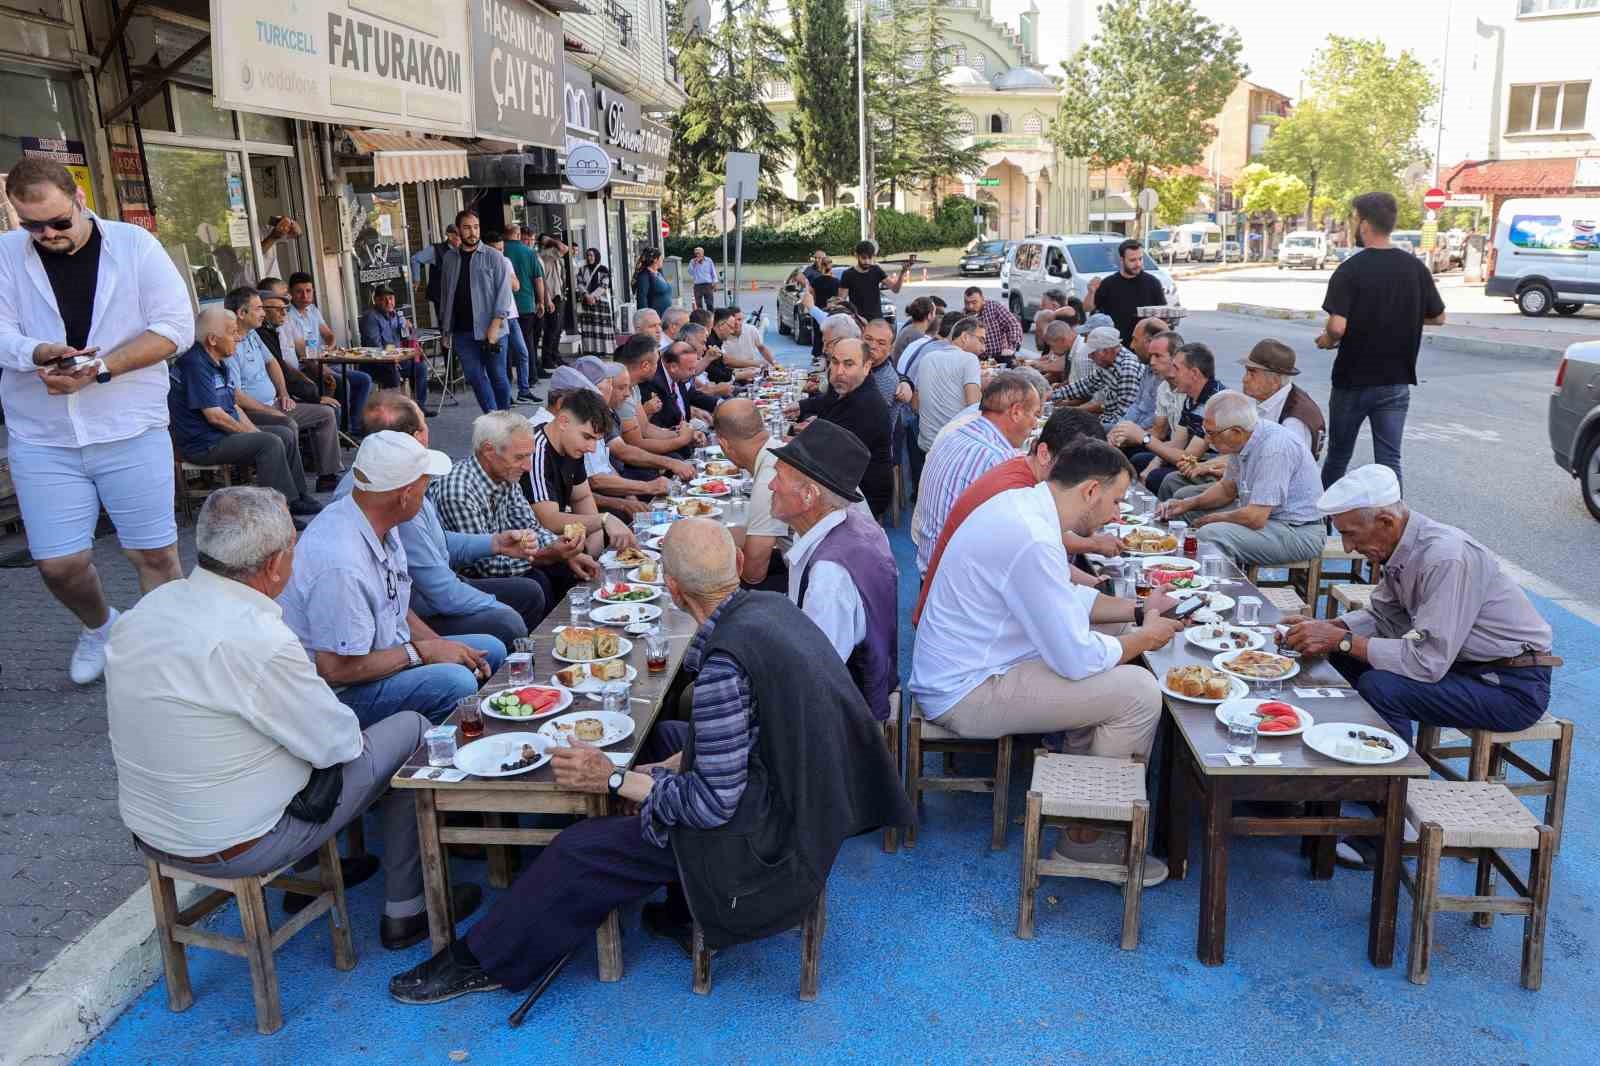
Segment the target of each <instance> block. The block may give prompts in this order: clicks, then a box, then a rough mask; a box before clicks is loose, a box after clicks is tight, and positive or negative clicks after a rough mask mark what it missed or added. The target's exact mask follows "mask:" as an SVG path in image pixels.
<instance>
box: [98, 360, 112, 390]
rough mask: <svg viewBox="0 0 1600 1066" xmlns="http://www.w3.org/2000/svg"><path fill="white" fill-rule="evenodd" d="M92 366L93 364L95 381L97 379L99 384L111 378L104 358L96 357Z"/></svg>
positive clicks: (109, 369)
mask: <svg viewBox="0 0 1600 1066" xmlns="http://www.w3.org/2000/svg"><path fill="white" fill-rule="evenodd" d="M94 366H95V375H94V379H95V381H97V382H99V383H100V384H102V385H104V384H105V383H106V382H108V381H110V380H111V368H110V367H108V366H106V361H105V360H104V359H96V360H95V361H94Z"/></svg>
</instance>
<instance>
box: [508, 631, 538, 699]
mask: <svg viewBox="0 0 1600 1066" xmlns="http://www.w3.org/2000/svg"><path fill="white" fill-rule="evenodd" d="M514 644H515V650H513V651H512V652H511V654H510V655H507V656H506V666H507V667H509V668H510V674H509V677H510V679H511V687H512V688H521V687H522V686H524V685H531V684H533V647H534V644H533V638H532V637H519V638H518V639H517V640H516V641H515V642H514Z"/></svg>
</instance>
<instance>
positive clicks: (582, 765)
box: [389, 519, 912, 1003]
mask: <svg viewBox="0 0 1600 1066" xmlns="http://www.w3.org/2000/svg"><path fill="white" fill-rule="evenodd" d="M662 556H663V563H664V565H665V567H666V584H667V591H668V592H669V593H670V594H671V596H672V599H673V602H674V603H675V604H677V605H678V606H680V607H682V608H683V609H684V610H686V611H688V612H689V613H690V614H691V615H693V616H694V618H695V620H696V621H697V622H698V623H699V624H700V625H699V629H698V630H697V631H696V632H695V635H694V638H693V640H692V641H691V642H690V645H689V650H688V652H687V653H686V654H685V656H684V659H683V669H684V670H685V671H686V672H688V673H690V674H692V675H693V677H694V682H693V712H692V720H691V721H690V722H689V723H675V722H664V723H659V724H658V725H657V727H656V731H655V733H654V735H653V736H652V737H651V739H650V742H649V743H647V744H646V745H645V747H644V748H643V749H642V750H641V752H640V758H641V759H642V760H644V761H645V762H646V763H647V765H643V766H641V767H639V768H638V769H636V770H632V771H623V770H621V769H619V768H617V767H615V766H613V765H612V763H611V761H610V759H608V758H607V757H606V755H605V753H604V752H601V751H599V750H598V749H595V748H591V747H587V746H581V745H580V746H575V747H571V748H558V749H557V750H556V752H555V755H554V758H553V759H552V763H553V767H554V771H555V775H556V781H557V782H558V783H559V784H561V785H562V786H563V787H565V788H569V789H572V790H575V791H580V792H593V793H597V794H604V793H606V792H608V791H609V792H610V794H611V795H613V796H616V797H618V798H620V799H621V800H623V801H625V802H628V803H634V804H638V805H639V807H640V810H639V813H638V814H637V815H631V814H630V815H621V816H617V817H610V818H588V819H585V820H583V821H580V822H578V823H577V824H575V825H573V826H571V827H570V828H568V829H566V830H564V831H563V832H562V833H561V835H560V836H558V837H557V838H556V839H555V841H554V842H552V843H551V845H550V846H549V847H548V848H546V849H545V851H544V852H543V854H541V855H540V856H539V858H538V859H537V860H536V861H535V862H534V863H533V864H532V865H531V866H530V867H529V868H528V869H527V870H525V871H523V873H522V876H521V877H519V878H518V879H517V882H516V883H515V884H514V885H513V886H512V887H511V889H510V890H509V891H508V892H507V893H506V894H505V895H503V896H502V897H501V898H500V899H499V900H497V901H496V903H495V906H494V908H493V909H492V910H491V911H490V912H489V913H488V914H487V915H485V916H484V918H483V919H482V920H481V921H479V922H478V923H477V924H476V925H475V926H473V928H472V929H471V930H470V931H469V932H468V934H467V936H466V937H465V938H464V939H462V940H458V941H456V942H455V943H454V944H452V945H451V946H450V947H447V948H445V949H444V950H442V951H440V952H439V953H438V954H436V955H435V956H434V957H433V958H431V959H429V960H428V961H427V962H424V963H422V964H421V965H420V966H417V967H415V968H414V969H411V970H408V971H407V972H405V973H403V974H399V975H397V976H396V977H394V978H393V979H392V980H391V981H390V982H389V992H390V994H391V995H393V996H394V997H395V998H396V999H398V1000H400V1001H401V1002H403V1003H442V1002H444V1001H445V1000H448V999H452V998H454V997H456V996H460V995H464V994H466V993H468V992H486V991H490V990H492V989H495V988H501V987H504V988H510V989H520V988H523V987H525V986H527V985H529V984H532V983H533V982H534V981H535V980H537V979H538V978H539V977H540V976H541V975H542V974H544V973H545V972H547V971H548V970H549V968H550V967H551V966H552V965H553V964H554V963H555V962H556V960H558V959H560V958H561V957H562V956H563V955H565V954H566V953H567V952H569V951H571V950H573V949H574V948H575V947H577V946H578V945H579V944H581V943H582V942H583V941H584V940H585V939H587V938H588V937H590V936H592V935H593V934H594V931H595V929H596V928H598V927H599V925H600V923H601V922H602V921H604V920H605V917H606V915H608V914H609V913H610V912H611V911H613V910H614V909H616V908H617V907H620V906H624V905H626V904H629V903H631V902H633V901H635V900H638V899H643V898H644V897H646V896H650V895H652V894H654V893H655V892H656V890H657V889H659V888H661V887H662V886H664V885H665V886H668V900H667V903H666V904H664V905H651V906H647V908H646V915H645V920H646V923H647V924H648V925H649V926H651V928H652V930H653V931H655V932H657V933H659V934H662V935H667V936H670V937H672V938H673V939H675V940H677V941H678V942H679V944H680V946H684V947H685V949H686V950H687V944H688V935H689V931H690V929H691V922H698V923H699V925H700V927H701V929H702V931H703V932H704V934H705V940H706V944H707V946H708V947H711V948H720V947H726V946H728V945H731V944H737V943H740V942H743V941H747V940H755V939H758V938H761V937H766V936H771V935H773V934H774V933H778V932H782V931H783V930H785V929H791V928H793V927H795V926H797V925H799V924H800V922H801V920H802V919H803V918H804V917H805V914H806V912H807V911H808V910H809V909H810V908H811V906H812V904H813V903H814V902H815V901H816V898H817V895H818V893H819V892H821V890H822V888H823V886H824V885H825V884H826V883H827V879H828V871H829V870H830V869H831V868H832V866H833V861H834V858H835V856H836V855H837V854H838V850H839V846H840V844H842V843H843V842H844V840H845V839H847V838H848V837H852V836H856V835H858V834H860V833H866V832H870V831H872V830H874V829H877V828H881V827H882V826H885V825H909V824H910V823H911V819H912V811H911V805H910V803H909V802H908V801H907V800H906V797H905V793H904V791H903V790H902V789H901V787H900V782H899V780H898V777H897V775H896V773H895V768H894V764H893V762H892V761H891V759H890V757H889V753H888V751H887V750H886V749H885V748H884V745H883V740H882V736H881V734H880V732H879V729H878V725H877V723H876V722H875V721H874V720H873V718H872V716H871V715H870V714H869V713H868V711H867V707H866V704H865V702H864V701H863V700H862V698H861V694H860V692H859V691H858V690H857V689H856V687H855V685H854V683H853V682H851V680H850V675H849V673H848V672H847V671H846V670H845V668H844V664H843V662H842V661H841V660H840V659H839V657H838V656H837V655H835V654H834V653H833V649H832V648H831V647H830V646H829V644H828V642H827V639H826V638H825V637H824V636H823V635H822V632H821V630H819V629H817V627H816V626H815V625H814V624H812V622H811V621H810V619H808V618H807V617H806V616H805V615H804V614H802V613H801V612H800V610H799V608H797V607H795V606H794V605H793V604H792V603H790V602H789V600H788V599H787V598H786V597H783V596H780V595H778V594H777V593H772V592H745V591H741V590H740V589H739V569H738V562H737V553H736V552H735V550H734V547H733V541H732V539H731V538H730V537H729V536H728V533H727V530H725V529H723V528H722V527H721V526H720V525H718V524H717V523H715V522H711V521H708V520H705V519H686V520H684V521H682V522H676V523H674V524H673V527H672V530H671V531H670V532H669V533H668V534H667V537H666V539H665V541H663V543H662ZM799 676H804V677H805V678H806V682H807V683H806V684H805V685H795V684H794V683H793V679H794V678H795V677H799ZM697 739H698V742H699V750H697V743H696V742H697Z"/></svg>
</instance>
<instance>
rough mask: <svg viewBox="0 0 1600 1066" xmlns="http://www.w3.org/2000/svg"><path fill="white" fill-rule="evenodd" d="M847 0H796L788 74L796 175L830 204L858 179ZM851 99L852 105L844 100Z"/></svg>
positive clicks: (852, 48) (852, 49) (852, 36)
mask: <svg viewBox="0 0 1600 1066" xmlns="http://www.w3.org/2000/svg"><path fill="white" fill-rule="evenodd" d="M850 19H851V16H850V9H849V6H848V5H847V3H846V0H794V3H792V4H791V10H790V25H791V33H790V37H789V44H788V49H787V53H788V55H787V58H788V66H787V70H786V72H785V73H786V74H787V75H788V79H789V84H790V85H791V86H792V87H793V88H794V102H795V111H794V119H793V121H792V122H791V123H790V126H789V130H790V135H791V136H792V138H793V140H794V151H795V176H796V177H797V178H798V179H799V180H800V184H801V186H802V187H806V188H809V187H811V186H816V187H817V188H819V189H821V190H822V204H823V206H824V207H832V206H833V205H834V203H835V202H836V201H837V199H838V196H839V186H841V185H850V184H853V183H854V182H855V180H856V178H857V173H856V171H857V169H858V168H857V148H856V109H855V98H856V96H855V69H856V68H855V43H854V41H855V33H854V30H853V28H852V26H851V21H850ZM847 101H848V106H847V104H846V102H847Z"/></svg>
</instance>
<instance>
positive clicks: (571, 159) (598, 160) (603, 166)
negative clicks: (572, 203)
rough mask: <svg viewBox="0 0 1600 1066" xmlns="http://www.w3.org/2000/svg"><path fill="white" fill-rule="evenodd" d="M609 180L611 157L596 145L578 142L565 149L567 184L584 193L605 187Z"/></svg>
mask: <svg viewBox="0 0 1600 1066" xmlns="http://www.w3.org/2000/svg"><path fill="white" fill-rule="evenodd" d="M610 180H611V156H609V155H607V154H606V150H605V149H604V148H601V147H600V146H599V145H598V144H591V143H590V142H588V141H580V142H578V143H577V144H574V145H572V146H571V147H569V148H568V149H567V184H568V185H571V186H572V187H573V188H574V189H582V190H583V191H584V192H594V191H595V190H597V189H603V188H605V187H606V183H607V182H609V181H610Z"/></svg>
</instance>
